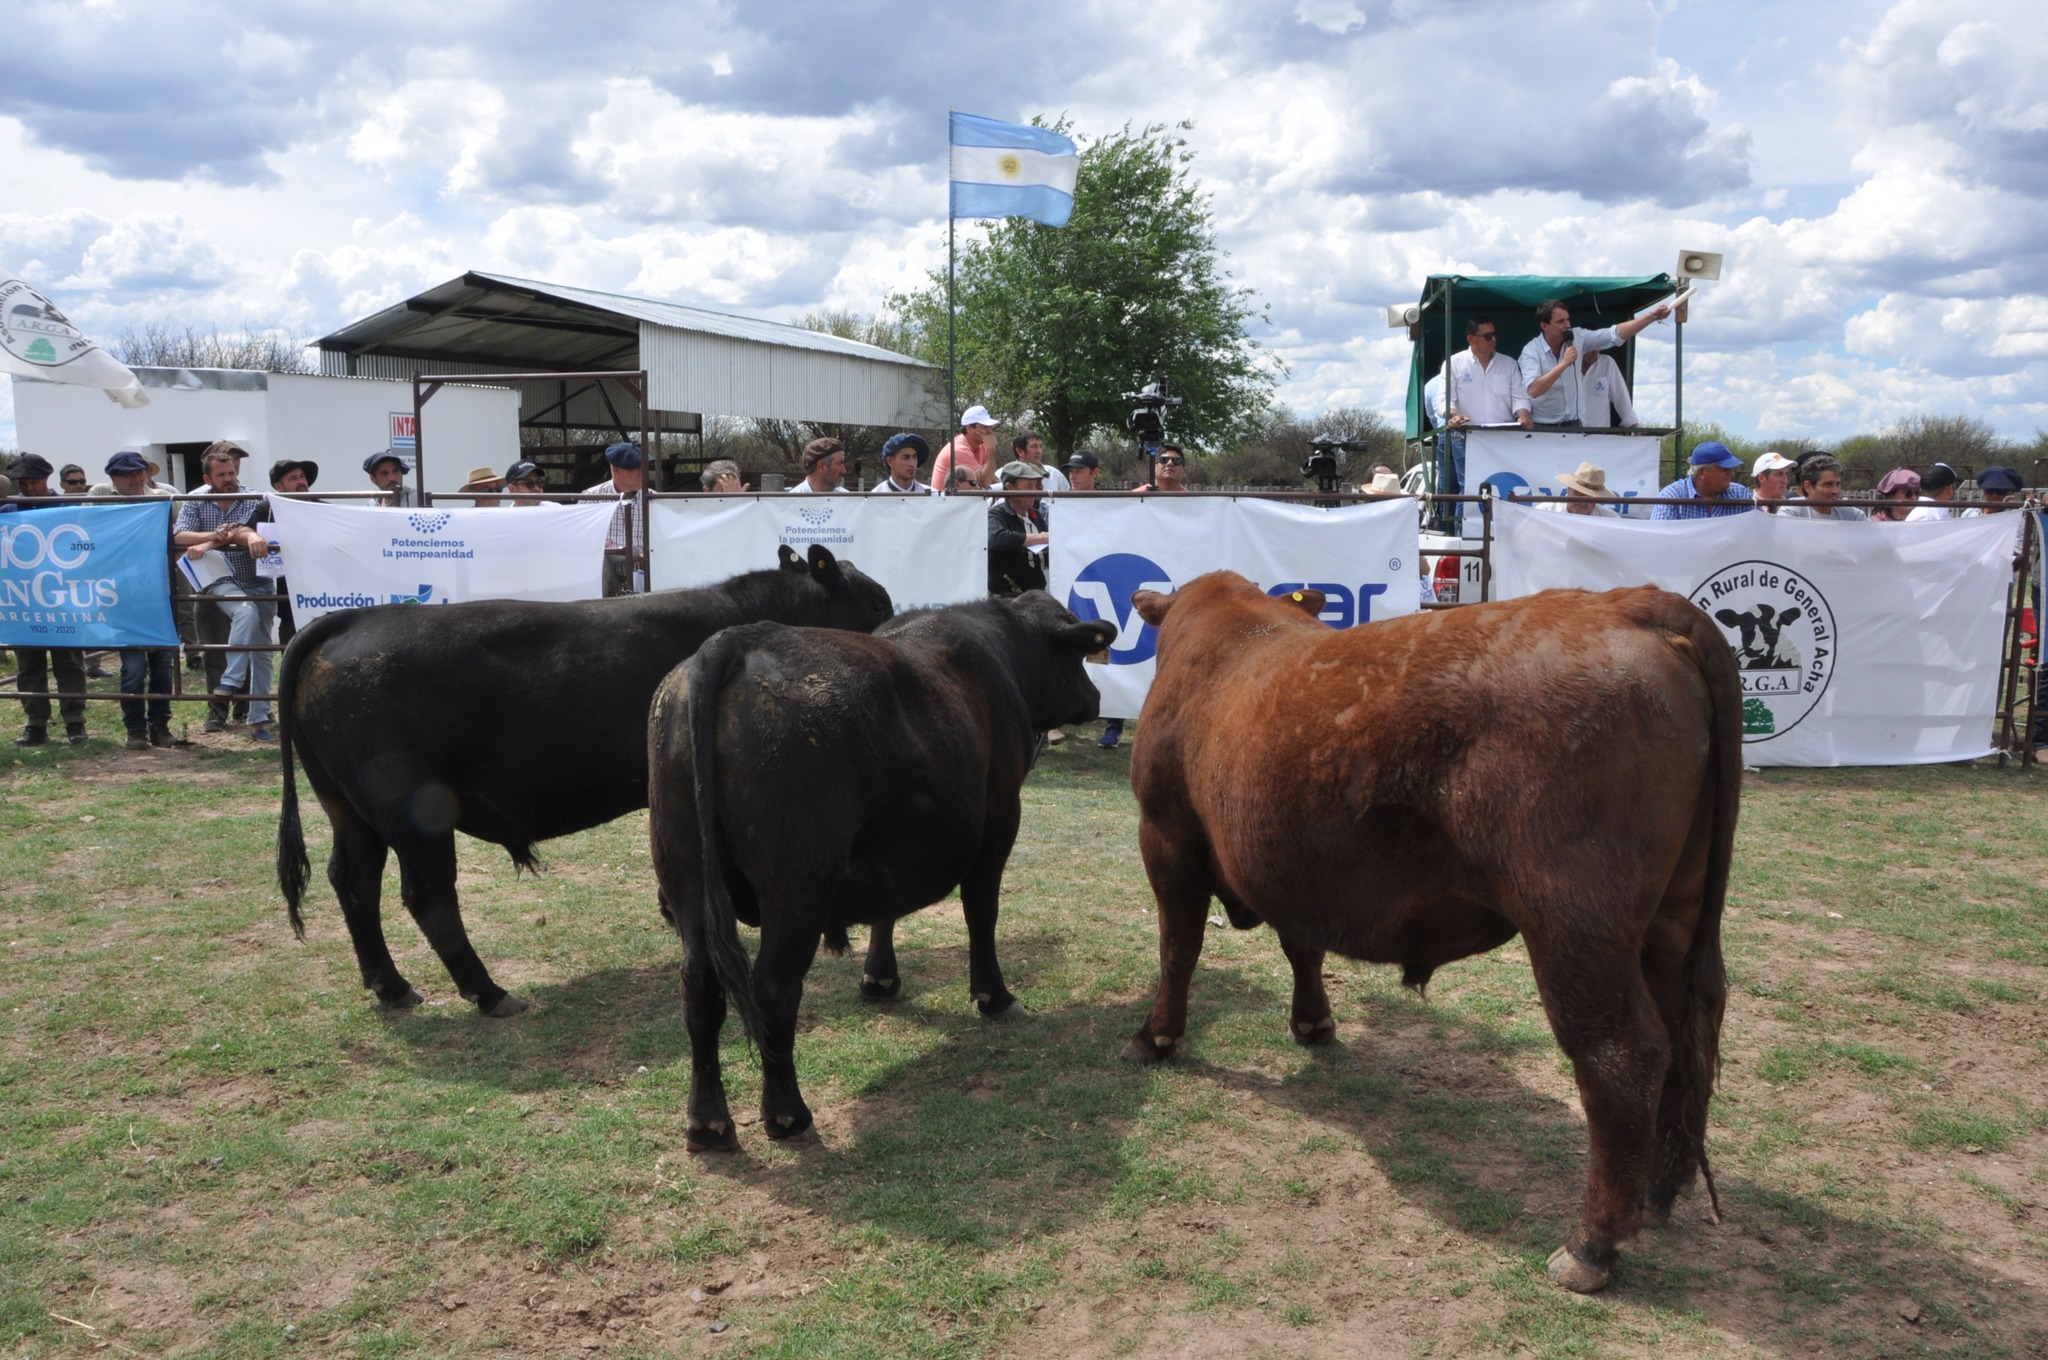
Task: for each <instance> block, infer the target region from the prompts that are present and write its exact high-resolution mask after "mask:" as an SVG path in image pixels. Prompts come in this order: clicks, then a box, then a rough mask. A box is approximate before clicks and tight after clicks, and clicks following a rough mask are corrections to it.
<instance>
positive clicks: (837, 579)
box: [811, 543, 846, 595]
mask: <svg viewBox="0 0 2048 1360" xmlns="http://www.w3.org/2000/svg"><path fill="white" fill-rule="evenodd" d="M811 579H812V580H814V581H816V582H817V583H818V584H819V585H821V586H823V587H825V589H827V590H829V591H831V592H832V593H833V594H834V595H843V594H845V593H846V573H845V572H843V571H841V570H840V569H839V559H838V558H836V557H834V556H833V555H832V550H831V549H830V548H827V547H825V546H824V545H823V544H820V543H813V544H812V545H811Z"/></svg>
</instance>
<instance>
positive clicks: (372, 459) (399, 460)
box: [363, 449, 412, 472]
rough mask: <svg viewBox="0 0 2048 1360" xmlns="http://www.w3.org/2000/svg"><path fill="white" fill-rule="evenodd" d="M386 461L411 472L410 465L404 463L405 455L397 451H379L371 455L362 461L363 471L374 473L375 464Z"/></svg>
mask: <svg viewBox="0 0 2048 1360" xmlns="http://www.w3.org/2000/svg"><path fill="white" fill-rule="evenodd" d="M386 459H389V460H390V461H391V462H394V463H396V464H398V465H399V466H400V467H402V468H404V469H405V470H406V471H408V472H410V471H412V465H411V464H410V463H407V462H406V461H405V455H404V454H402V453H400V452H399V451H398V450H397V449H380V450H379V451H378V452H376V453H373V454H371V455H370V456H369V457H368V458H365V459H364V460H363V471H365V472H372V471H375V470H376V467H377V464H379V463H381V462H384V461H385V460H386Z"/></svg>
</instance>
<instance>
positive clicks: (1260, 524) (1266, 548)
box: [1049, 495, 1422, 718]
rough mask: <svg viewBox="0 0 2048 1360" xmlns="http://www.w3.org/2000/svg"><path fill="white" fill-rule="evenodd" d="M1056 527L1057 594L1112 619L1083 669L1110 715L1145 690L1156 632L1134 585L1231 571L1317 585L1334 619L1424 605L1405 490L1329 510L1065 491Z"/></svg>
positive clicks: (1267, 582) (1285, 583)
mask: <svg viewBox="0 0 2048 1360" xmlns="http://www.w3.org/2000/svg"><path fill="white" fill-rule="evenodd" d="M1052 524H1053V528H1052V570H1051V572H1050V573H1049V574H1050V576H1051V578H1052V593H1053V597H1054V598H1055V599H1057V600H1059V601H1060V603H1062V604H1064V605H1066V606H1067V607H1068V608H1069V609H1071V610H1073V611H1074V612H1075V613H1076V614H1078V615H1080V616H1081V617H1082V618H1084V619H1108V620H1109V621H1110V622H1111V623H1114V624H1115V625H1116V627H1117V639H1116V641H1115V642H1114V643H1112V644H1111V646H1110V649H1109V664H1108V665H1107V666H1103V667H1099V668H1096V669H1093V670H1091V671H1090V672H1089V678H1090V679H1091V680H1093V681H1094V682H1095V685H1096V688H1098V689H1100V690H1101V691H1102V715H1103V716H1104V717H1106V718H1134V717H1136V716H1138V710H1139V708H1140V707H1142V706H1143V704H1144V702H1145V694H1146V692H1147V691H1148V690H1149V689H1151V687H1152V673H1153V653H1154V649H1155V648H1156V647H1157V646H1158V631H1157V630H1156V629H1154V628H1153V627H1152V625H1151V624H1148V623H1146V622H1145V621H1144V619H1142V618H1140V617H1139V616H1138V611H1137V610H1135V609H1133V608H1132V607H1131V595H1132V594H1133V593H1134V592H1136V591H1139V590H1156V591H1160V592H1162V593H1170V592H1172V591H1173V590H1175V589H1177V588H1178V587H1180V586H1181V585H1184V584H1185V583H1187V582H1189V581H1192V580H1193V579H1194V578H1195V577H1197V576H1200V575H1201V574H1202V573H1203V572H1207V571H1216V570H1218V569H1219V568H1228V569H1230V570H1231V571H1235V572H1237V573H1239V574H1240V575H1243V576H1245V577H1248V578H1249V579H1251V580H1252V581H1255V582H1257V583H1258V584H1259V585H1260V586H1262V587H1264V588H1265V590H1266V592H1267V593H1268V594H1274V595H1277V594H1280V593H1282V592H1284V591H1289V590H1294V589H1297V588H1298V587H1301V586H1312V587H1314V588H1315V589H1317V590H1320V591H1322V592H1323V594H1324V596H1325V597H1326V600H1325V603H1324V606H1323V619H1324V621H1325V622H1327V623H1328V624H1329V625H1330V626H1331V627H1333V628H1349V627H1351V626H1352V625H1353V624H1356V623H1369V622H1371V621H1372V620H1374V619H1386V618H1392V617H1394V616H1395V615H1397V614H1412V613H1414V612H1415V611H1416V609H1418V608H1419V607H1420V606H1421V602H1422V579H1421V567H1420V565H1419V538H1418V534H1417V531H1416V515H1415V502H1414V501H1412V500H1409V499H1407V498H1406V497H1403V498H1401V499H1399V500H1392V501H1381V502H1378V503H1376V504H1372V505H1348V506H1342V507H1338V508H1334V509H1326V508H1324V507H1321V506H1316V505H1302V504H1297V503H1292V502H1287V501H1261V500H1254V499H1249V498H1247V499H1242V500H1239V499H1232V498H1228V497H1222V496H1170V495H1154V496H1146V497H1143V498H1138V499H1131V500H1109V499H1103V500H1061V501H1059V502H1058V503H1057V504H1056V505H1055V506H1054V508H1053V517H1052ZM1282 698H1283V696H1275V699H1274V702H1276V703H1279V702H1281V701H1282Z"/></svg>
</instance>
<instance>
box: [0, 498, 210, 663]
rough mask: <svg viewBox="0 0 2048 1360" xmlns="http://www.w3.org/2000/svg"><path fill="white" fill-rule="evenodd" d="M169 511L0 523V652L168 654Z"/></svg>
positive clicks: (100, 512)
mask: <svg viewBox="0 0 2048 1360" xmlns="http://www.w3.org/2000/svg"><path fill="white" fill-rule="evenodd" d="M170 542H171V503H170V502H169V501H168V500H165V501H158V502H156V503H155V504H152V505H98V506H95V505H76V504H73V505H63V506H57V507H53V508H51V509H48V510H22V511H19V512H17V513H14V514H6V515H0V643H5V644H7V645H9V646H15V647H175V646H177V645H178V630H177V628H176V626H175V625H173V623H172V622H171V578H170V556H169V550H170Z"/></svg>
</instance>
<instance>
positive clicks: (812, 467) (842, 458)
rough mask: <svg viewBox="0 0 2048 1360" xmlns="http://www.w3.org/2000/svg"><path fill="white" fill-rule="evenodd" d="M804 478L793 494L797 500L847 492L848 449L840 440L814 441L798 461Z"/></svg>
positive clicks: (800, 480) (791, 489)
mask: <svg viewBox="0 0 2048 1360" xmlns="http://www.w3.org/2000/svg"><path fill="white" fill-rule="evenodd" d="M798 465H799V466H800V467H801V468H802V469H803V474H804V475H803V476H802V478H800V479H799V480H798V481H797V483H796V485H795V486H792V487H791V488H790V489H789V490H790V494H791V495H795V496H833V495H845V494H847V492H846V485H845V483H846V445H844V444H842V443H840V442H839V441H838V440H836V439H813V440H812V441H811V442H810V443H808V444H806V445H804V451H803V454H802V455H801V456H800V457H799V459H798Z"/></svg>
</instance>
